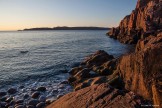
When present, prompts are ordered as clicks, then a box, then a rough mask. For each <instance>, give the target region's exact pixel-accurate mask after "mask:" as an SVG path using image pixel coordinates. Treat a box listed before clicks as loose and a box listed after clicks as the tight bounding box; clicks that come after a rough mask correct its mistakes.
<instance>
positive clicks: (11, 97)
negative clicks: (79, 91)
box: [0, 81, 72, 108]
mask: <svg viewBox="0 0 162 108" xmlns="http://www.w3.org/2000/svg"><path fill="white" fill-rule="evenodd" d="M71 91H72V87H71V86H70V85H69V84H68V81H61V82H60V81H58V82H57V83H56V81H55V82H51V81H49V82H41V81H36V82H34V83H33V82H31V81H29V82H25V83H23V84H16V85H13V84H12V86H8V88H4V89H3V88H1V89H0V108H45V106H47V105H49V104H50V103H52V102H53V101H55V100H56V99H58V98H60V97H61V96H63V95H64V94H67V93H69V92H71Z"/></svg>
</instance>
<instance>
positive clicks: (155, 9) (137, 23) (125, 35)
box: [107, 0, 162, 44]
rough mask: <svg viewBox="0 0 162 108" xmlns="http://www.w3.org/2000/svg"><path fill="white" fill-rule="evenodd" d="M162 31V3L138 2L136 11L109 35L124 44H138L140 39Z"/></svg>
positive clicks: (157, 1)
mask: <svg viewBox="0 0 162 108" xmlns="http://www.w3.org/2000/svg"><path fill="white" fill-rule="evenodd" d="M160 31H162V1H161V0H138V2H137V5H136V8H135V10H133V11H132V13H131V14H130V15H127V16H126V17H125V18H124V19H123V20H122V21H121V22H120V24H119V27H117V28H112V29H111V30H110V31H109V32H108V33H107V34H108V35H109V36H110V37H112V38H115V39H118V40H119V41H120V42H122V43H126V44H136V43H137V42H138V40H139V39H143V38H145V37H148V36H149V35H157V33H158V32H160Z"/></svg>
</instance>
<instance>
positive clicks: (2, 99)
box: [0, 96, 8, 101]
mask: <svg viewBox="0 0 162 108" xmlns="http://www.w3.org/2000/svg"><path fill="white" fill-rule="evenodd" d="M7 98H8V96H4V97H2V98H0V100H1V101H6V99H7Z"/></svg>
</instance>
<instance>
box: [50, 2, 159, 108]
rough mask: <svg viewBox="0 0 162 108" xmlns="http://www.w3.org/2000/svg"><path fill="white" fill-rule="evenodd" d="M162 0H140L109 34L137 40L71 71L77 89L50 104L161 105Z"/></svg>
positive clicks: (82, 107) (79, 107)
mask: <svg viewBox="0 0 162 108" xmlns="http://www.w3.org/2000/svg"><path fill="white" fill-rule="evenodd" d="M161 11H162V1H161V0H138V2H137V6H136V9H135V10H133V11H132V13H131V15H128V16H126V17H125V18H124V19H123V20H122V21H121V23H120V25H119V27H117V28H112V29H111V30H110V31H109V32H108V33H107V34H108V36H110V37H111V38H114V39H117V40H119V41H120V42H122V43H125V44H136V49H135V51H134V52H132V53H130V54H125V55H124V56H122V57H120V58H114V57H113V55H109V54H108V53H106V52H105V51H102V50H99V51H97V52H96V53H94V54H92V55H90V56H88V57H86V58H85V60H84V61H83V62H82V63H81V64H80V65H79V66H77V67H75V68H73V69H72V70H71V71H70V74H71V77H70V78H69V79H68V81H69V83H70V84H71V85H72V86H73V87H74V91H73V92H71V93H68V94H66V95H64V96H63V97H61V98H59V99H58V100H56V101H55V102H53V103H52V104H51V105H49V106H47V108H141V107H149V108H150V107H151V108H153V107H156V108H160V107H162V73H161V71H162V13H161Z"/></svg>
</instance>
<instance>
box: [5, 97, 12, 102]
mask: <svg viewBox="0 0 162 108" xmlns="http://www.w3.org/2000/svg"><path fill="white" fill-rule="evenodd" d="M13 99H14V98H13V97H8V98H7V99H6V102H11V101H12V100H13Z"/></svg>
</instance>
